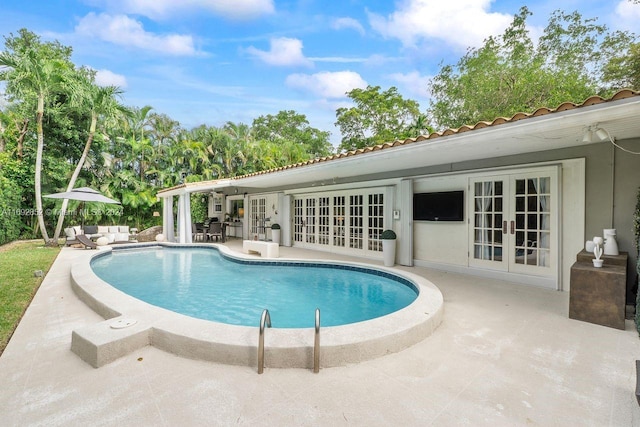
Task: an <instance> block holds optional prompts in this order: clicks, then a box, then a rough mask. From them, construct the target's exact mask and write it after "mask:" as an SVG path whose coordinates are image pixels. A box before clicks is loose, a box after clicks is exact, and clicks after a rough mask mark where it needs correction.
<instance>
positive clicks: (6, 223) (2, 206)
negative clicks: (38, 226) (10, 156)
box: [0, 175, 22, 245]
mask: <svg viewBox="0 0 640 427" xmlns="http://www.w3.org/2000/svg"><path fill="white" fill-rule="evenodd" d="M21 202H22V189H21V188H20V187H18V185H16V184H15V183H14V182H12V181H11V180H9V179H8V178H6V177H4V176H2V175H0V245H3V244H5V243H8V242H12V241H14V240H16V239H17V238H18V237H20V230H21V229H22V221H21V213H22V211H21V208H22V206H21Z"/></svg>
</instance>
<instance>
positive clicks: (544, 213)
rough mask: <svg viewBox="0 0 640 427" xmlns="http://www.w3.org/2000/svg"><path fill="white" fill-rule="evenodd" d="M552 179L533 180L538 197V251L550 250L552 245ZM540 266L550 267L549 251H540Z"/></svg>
mask: <svg viewBox="0 0 640 427" xmlns="http://www.w3.org/2000/svg"><path fill="white" fill-rule="evenodd" d="M550 180H551V179H550V178H549V177H540V178H535V179H532V180H531V181H533V185H534V187H535V190H536V193H537V195H538V211H539V212H538V221H539V223H538V229H539V230H540V241H539V242H538V249H541V248H542V249H549V248H550V246H549V245H550V243H551V241H550V240H551V233H550V232H549V231H550V225H551V214H550V211H549V209H550V207H551V206H550V196H549V194H550V188H549V187H550V186H549V184H550ZM538 265H540V266H549V251H548V250H538Z"/></svg>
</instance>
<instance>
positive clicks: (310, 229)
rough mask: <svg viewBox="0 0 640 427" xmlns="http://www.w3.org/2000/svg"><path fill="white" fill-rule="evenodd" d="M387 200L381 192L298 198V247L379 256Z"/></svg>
mask: <svg viewBox="0 0 640 427" xmlns="http://www.w3.org/2000/svg"><path fill="white" fill-rule="evenodd" d="M384 201H385V194H384V190H380V189H377V190H360V191H344V192H336V193H323V194H313V195H299V196H296V197H295V198H294V199H293V242H294V245H295V246H300V247H308V248H317V249H321V248H330V249H331V250H337V251H341V250H342V249H344V251H345V252H347V251H353V250H356V251H363V252H376V253H379V252H380V251H382V245H381V243H380V234H381V233H382V230H383V228H384V216H385V204H384Z"/></svg>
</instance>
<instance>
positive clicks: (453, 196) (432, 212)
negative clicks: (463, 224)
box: [413, 190, 464, 221]
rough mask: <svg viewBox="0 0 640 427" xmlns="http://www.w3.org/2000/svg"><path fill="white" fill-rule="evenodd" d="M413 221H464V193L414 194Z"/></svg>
mask: <svg viewBox="0 0 640 427" xmlns="http://www.w3.org/2000/svg"><path fill="white" fill-rule="evenodd" d="M413 220H414V221H464V191H462V190H460V191H439V192H435V193H414V195H413Z"/></svg>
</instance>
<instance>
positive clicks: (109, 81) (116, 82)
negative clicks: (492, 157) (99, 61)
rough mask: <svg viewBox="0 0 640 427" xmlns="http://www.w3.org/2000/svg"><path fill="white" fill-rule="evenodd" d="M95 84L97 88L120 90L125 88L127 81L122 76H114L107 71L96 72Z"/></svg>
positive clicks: (114, 74)
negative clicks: (115, 87) (105, 87)
mask: <svg viewBox="0 0 640 427" xmlns="http://www.w3.org/2000/svg"><path fill="white" fill-rule="evenodd" d="M96 84H97V85H98V86H118V87H119V88H120V89H124V88H126V87H127V79H126V77H125V76H123V75H122V74H116V73H114V72H112V71H109V70H98V71H96Z"/></svg>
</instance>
